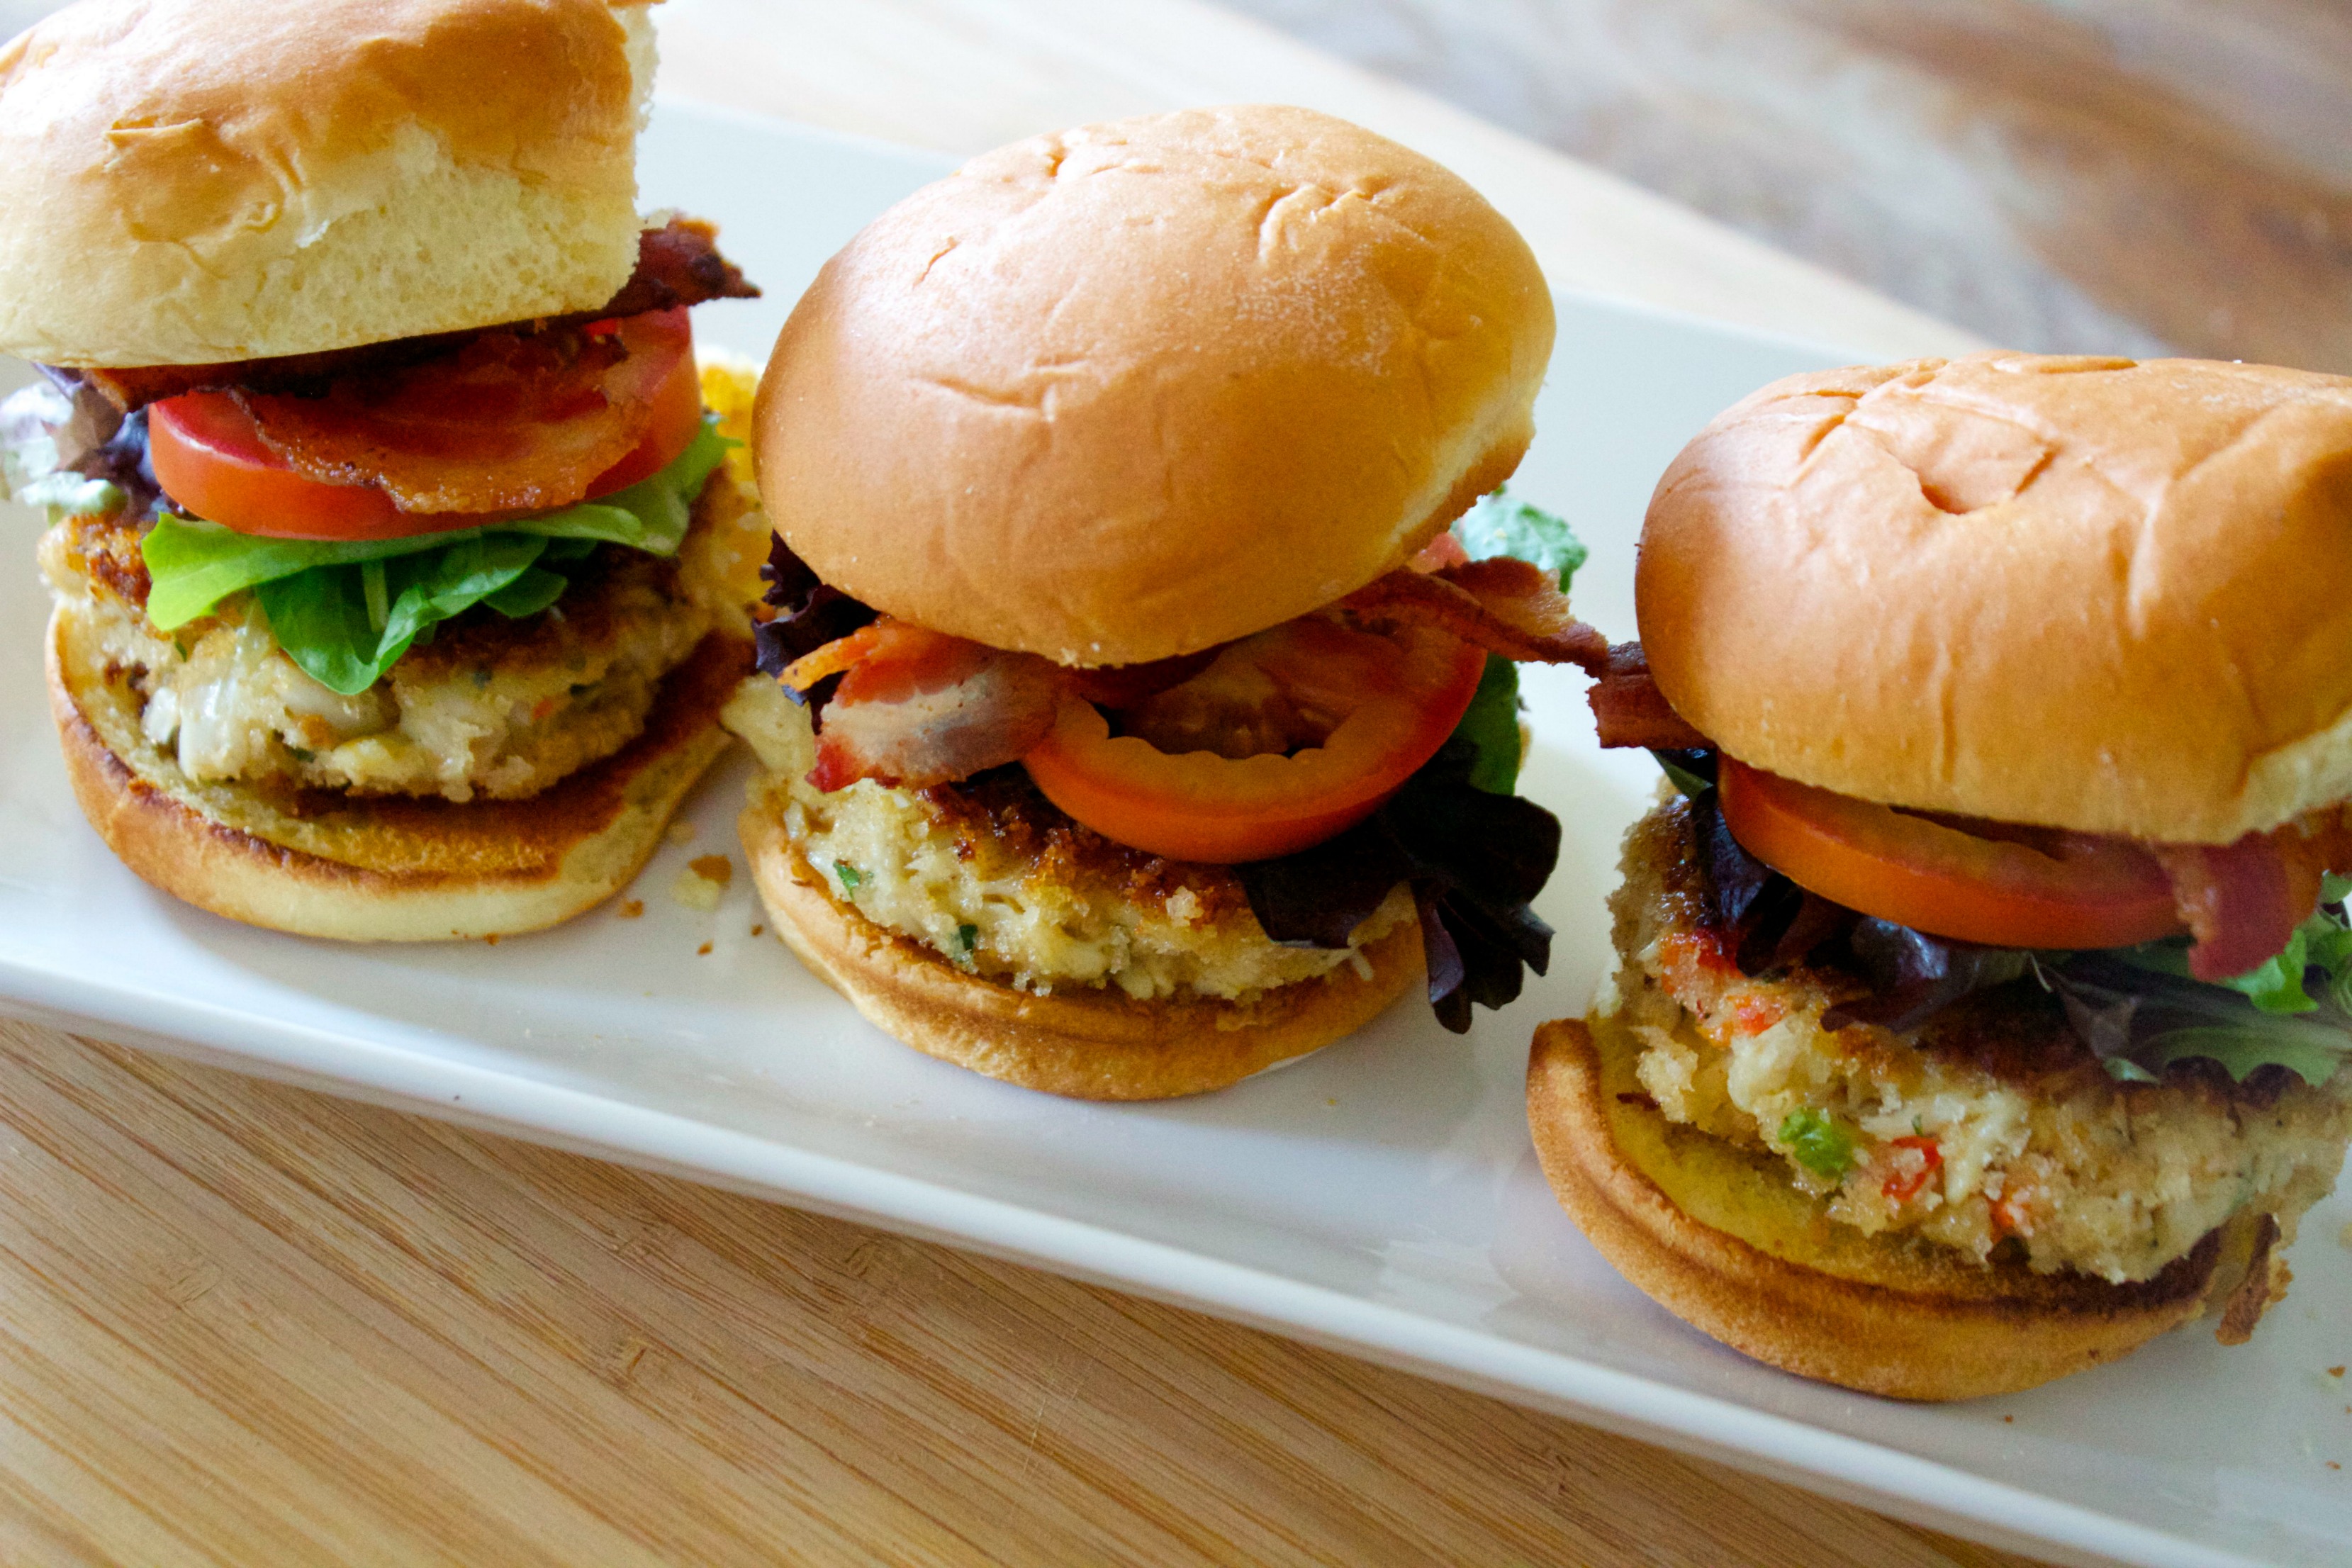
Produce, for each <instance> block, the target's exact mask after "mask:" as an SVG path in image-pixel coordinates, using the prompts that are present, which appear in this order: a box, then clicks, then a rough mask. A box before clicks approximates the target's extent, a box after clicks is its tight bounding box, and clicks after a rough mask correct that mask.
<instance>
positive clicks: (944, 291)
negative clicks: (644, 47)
mask: <svg viewBox="0 0 2352 1568" xmlns="http://www.w3.org/2000/svg"><path fill="white" fill-rule="evenodd" d="M1551 342H1552V310H1551V300H1550V296H1549V291H1548V290H1547V289H1546V288H1545V285H1544V280H1543V278H1542V275H1541V273H1540V272H1539V271H1538V268H1537V267H1536V264H1535V260H1534V258H1533V257H1532V256H1531V255H1530V254H1529V252H1528V247H1527V246H1526V244H1525V242H1523V241H1522V240H1521V239H1520V237H1519V236H1518V234H1517V231H1515V230H1514V229H1513V228H1512V227H1511V226H1510V225H1509V224H1508V223H1507V222H1506V221H1505V220H1504V219H1503V218H1502V216H1500V215H1499V214H1497V213H1496V211H1495V210H1494V209H1493V208H1492V207H1491V206H1489V205H1487V204H1486V202H1485V201H1484V200H1483V199H1482V198H1481V197H1480V196H1479V195H1477V193H1475V191H1473V190H1471V189H1470V188H1469V187H1468V186H1467V185H1465V184H1463V182H1462V181H1461V180H1459V179H1458V178H1456V177H1455V176H1454V175H1453V174H1449V173H1448V172H1446V171H1445V170H1444V169H1442V168H1440V167H1438V166H1437V165H1435V164H1433V163H1430V162H1429V161H1428V160H1427V159H1425V158H1422V157H1420V156H1418V155H1417V154H1414V153H1411V152H1408V151H1407V150H1406V149H1404V148H1402V147H1399V146H1397V145H1395V144H1394V143H1392V142H1387V141H1384V140H1382V139H1381V138H1380V137H1377V136H1374V135H1371V134H1370V133H1369V132H1364V131H1362V130H1360V129H1358V128H1357V127H1355V126H1352V125H1349V124H1346V123H1344V122H1342V121H1336V120H1332V119H1330V118H1328V117H1327V116H1323V115H1319V114H1315V113H1311V112H1309V111H1307V110H1297V109H1279V108H1266V107H1239V108H1229V109H1219V110H1194V111H1188V112H1184V113H1178V114H1168V115H1160V116H1156V117H1152V118H1149V119H1141V120H1131V121H1120V122H1118V123H1114V124H1108V125H1097V126H1088V127H1084V128H1081V129H1078V130H1075V131H1070V132H1064V133H1061V134H1059V135H1055V136H1047V137H1041V138H1038V139H1036V140H1034V141H1031V142H1023V143H1021V144H1019V145H1016V146H1013V147H1008V148H1005V149H1003V150H1001V151H999V152H996V153H990V154H988V155H986V156H984V157H982V158H980V159H977V160H975V161H974V162H973V163H970V164H968V165H966V166H965V167H964V168H963V169H962V170H961V171H960V172H958V173H957V174H954V175H952V176H950V178H948V179H946V180H943V181H941V182H940V183H939V184H934V185H931V186H929V187H928V188H926V189H925V190H923V191H920V192H918V193H917V194H916V195H913V196H911V197H909V198H908V200H907V201H906V202H904V203H902V204H901V205H899V206H898V207H896V208H894V209H892V210H891V211H890V212H889V213H887V214H886V215H885V216H883V217H881V218H880V219H879V220H877V222H876V223H875V224H874V225H873V226H871V227H869V228H867V229H866V231H865V232H864V233H863V234H861V235H859V236H858V237H857V238H856V239H855V240H853V241H852V242H851V244H850V245H849V247H847V248H846V249H845V250H844V251H843V252H842V253H841V254H840V255H839V256H836V257H835V258H834V259H833V260H832V261H831V262H830V263H828V264H827V265H826V267H825V268H824V271H823V273H822V274H821V275H820V276H819V277H818V279H817V280H816V282H815V284H814V286H813V287H812V288H811V289H810V290H809V292H808V293H807V295H806V296H804V297H803V300H801V301H800V303H799V305H798V307H797V308H796V309H795V310H794V311H793V316H792V319H791V321H790V322H789V324H788V325H787V326H786V327H785V329H784V331H783V333H782V336H781V337H780V338H779V340H778V341H777V343H776V349H775V353H774V356H773V358H772V361H771V363H770V365H769V368H768V372H767V374H766V377H765V379H764V380H763V382H762V384H761V393H760V404H759V409H758V414H757V421H756V423H757V433H756V436H755V438H754V439H755V443H756V445H755V454H756V457H757V459H758V471H759V480H760V486H761V494H762V495H763V497H764V498H765V500H766V503H767V506H768V509H769V513H770V516H771V517H772V520H773V521H774V526H775V530H776V533H777V538H778V545H777V550H776V553H775V556H774V558H773V560H772V563H771V567H770V577H771V583H772V588H771V594H770V602H771V605H772V615H771V616H770V618H769V619H768V620H767V621H766V623H765V624H764V625H763V626H761V634H760V635H761V647H762V652H763V661H762V668H764V669H766V670H768V671H769V672H770V673H771V675H772V677H773V678H772V679H763V680H760V681H756V682H753V683H751V684H750V685H748V686H747V687H746V689H745V690H744V692H743V694H742V696H741V698H740V699H739V700H738V702H737V703H736V704H735V705H734V706H733V707H732V708H731V709H730V713H729V722H730V724H731V725H732V726H733V727H735V728H736V729H738V730H739V731H740V732H742V733H743V734H745V735H746V736H748V737H749V738H750V739H751V741H752V742H753V743H754V745H755V746H756V747H757V748H758V749H759V752H760V754H761V759H762V761H763V763H765V765H766V769H767V773H766V776H765V777H764V778H763V779H762V780H761V782H760V784H758V785H757V786H756V787H755V789H754V792H753V798H752V800H751V805H750V806H749V808H748V809H747V810H746V811H745V813H744V815H743V818H742V827H743V835H744V838H745V842H746V844H747V846H748V847H749V848H750V850H751V860H752V864H753V867H754V869H755V872H756V874H757V878H758V880H759V884H760V887H761V892H762V894H763V895H764V897H765V898H766V900H767V903H768V907H769V909H770V910H772V913H773V915H774V917H775V924H776V927H777V930H778V932H779V934H780V935H781V936H782V938H783V939H784V940H785V941H786V942H788V943H790V944H791V945H792V947H793V949H794V950H795V951H796V952H798V953H799V954H800V956H801V957H802V958H803V961H804V962H806V963H808V964H809V965H810V966H811V967H812V968H813V969H814V971H815V972H816V973H819V974H820V975H822V976H823V977H824V979H826V980H827V981H828V982H830V983H831V984H833V985H835V987H836V988H838V989H839V990H841V991H842V992H843V993H844V994H846V995H847V996H848V997H849V998H850V999H851V1000H852V1001H853V1002H855V1003H856V1005H857V1006H858V1007H859V1008H860V1009H861V1010H862V1011H863V1012H864V1013H865V1014H866V1016H867V1017H868V1018H870V1019H872V1020H873V1021H874V1022H876V1023H877V1025H879V1026H881V1027H882V1028H884V1029H886V1030H887V1031H889V1032H890V1033H892V1034H895V1035H897V1036H898V1037H899V1038H900V1039H902V1040H905V1041H907V1042H908V1043H909V1044H911V1045H914V1046H916V1047H919V1048H920V1049H923V1050H926V1051H929V1052H931V1053H933V1054H935V1055H938V1056H941V1057H944V1058H947V1059H949V1060H950V1061H954V1062H958V1063H961V1064H962V1065H964V1066H966V1067H969V1068H973V1069H975V1070H978V1071H981V1072H984V1073H988V1074H991V1075H993V1076H996V1077H999V1078H1003V1079H1009V1080H1011V1081H1013V1082H1016V1083H1021V1084H1025V1085H1028V1086H1031V1087H1034V1088H1039V1089H1048V1090H1051V1091H1053V1092H1056V1093H1061V1094H1069V1095H1079V1096H1087V1097H1093V1098H1102V1099H1144V1098H1152V1097H1158V1096H1165V1095H1176V1094H1187V1093H1193V1092H1197V1091H1200V1090H1203V1089H1215V1088H1218V1087H1221V1086H1223V1085H1225V1084H1229V1083H1232V1082H1234V1080H1236V1079H1240V1078H1243V1077H1245V1076H1247V1075H1248V1074H1250V1073H1253V1072H1255V1071H1258V1070H1260V1069H1262V1068H1265V1067H1267V1066H1270V1065H1272V1064H1274V1063H1276V1062H1278V1061H1282V1060H1285V1059H1287V1058H1292V1057H1296V1056H1298V1055H1300V1054H1302V1053H1305V1052H1307V1051H1311V1050H1314V1049H1316V1048H1317V1047H1321V1046H1323V1045H1325V1044H1328V1043H1329V1042H1330V1041H1333V1040H1335V1039H1338V1038H1339V1037H1342V1036H1344V1035H1347V1034H1349V1033H1350V1032H1351V1031H1353V1030H1354V1029H1356V1028H1357V1027H1358V1026H1360V1025H1362V1024H1363V1023H1365V1022H1366V1021H1368V1020H1369V1019H1370V1018H1371V1017H1372V1016H1374V1015H1375V1014H1377V1013H1378V1012H1380V1011H1381V1009H1382V1008H1384V1007H1385V1006H1387V1005H1389V1003H1390V1002H1391V1001H1392V1000H1393V999H1394V998H1395V997H1397V996H1398V995H1399V994H1402V992H1404V991H1405V990H1406V989H1407V988H1409V987H1412V986H1413V985H1414V984H1418V983H1422V982H1423V980H1424V978H1425V981H1426V986H1427V991H1428V994H1429V995H1430V997H1431V999H1432V1002H1433V1005H1435V1007H1436V1010H1437V1013H1438V1016H1439V1017H1440V1019H1441V1020H1442V1021H1444V1022H1445V1023H1446V1024H1447V1025H1448V1026H1451V1027H1454V1028H1456V1029H1461V1028H1466V1027H1468V1026H1469V1022H1470V1012H1471V1007H1472V1005H1473V1004H1474V1002H1475V1003H1479V1004H1484V1005H1489V1006H1495V1005H1502V1004H1503V1003H1504V1002H1507V1001H1508V1000H1509V999H1510V998H1511V997H1512V996H1514V995H1516V994H1517V992H1518V989H1519V985H1520V977H1521V974H1522V972H1523V970H1524V969H1525V968H1527V967H1528V966H1533V967H1535V968H1537V969H1538V971H1540V969H1541V968H1542V966H1543V963H1544V962H1545V959H1546V955H1547V951H1548V942H1549V931H1548V930H1547V929H1546V928H1545V927H1544V926H1543V924H1542V922H1541V921H1538V920H1537V919H1536V918H1535V916H1534V915H1533V914H1532V913H1531V912H1530V911H1529V910H1528V907H1527V906H1528V900H1529V899H1531V898H1532V897H1533V896H1534V895H1535V893H1536V892H1537V891H1538V889H1540V888H1541V886H1542V885H1543V882H1544V879H1545V878H1546V877H1547V876H1548V875H1549V871H1550V868H1551V864H1552V859H1553V858H1554V855H1555V853H1556V850H1557V847H1558V843H1559V826H1558V824H1557V823H1556V822H1555V821H1554V820H1553V819H1552V818H1551V817H1550V816H1549V814H1548V813H1546V812H1544V811H1543V810H1542V809H1541V808H1539V807H1538V806H1535V805H1531V804H1530V803H1528V802H1526V801H1523V800H1520V799H1518V798H1517V796H1516V795H1513V794H1512V786H1513V783H1514V780H1515V778H1516V774H1517V766H1518V761H1519V747H1520V737H1519V732H1518V723H1517V704H1516V697H1515V693H1516V682H1517V677H1516V673H1515V672H1516V665H1515V663H1514V662H1513V661H1515V660H1523V659H1538V660H1546V661H1557V660H1570V661H1583V662H1586V663H1588V664H1592V665H1596V666H1597V664H1598V662H1599V660H1600V659H1601V658H1602V657H1604V655H1605V647H1603V645H1602V643H1601V639H1600V638H1599V637H1598V636H1597V635H1596V634H1594V633H1593V632H1592V631H1591V628H1590V627H1586V626H1581V625H1580V624H1578V623H1577V622H1576V621H1575V620H1574V619H1573V618H1572V617H1571V616H1570V615H1569V612H1568V605H1567V600H1566V597H1565V595H1564V593H1563V589H1564V587H1565V585H1566V582H1567V574H1568V572H1569V570H1570V569H1571V568H1572V566H1573V564H1574V563H1575V561H1576V560H1578V559H1580V557H1581V552H1580V550H1579V549H1577V547H1576V546H1575V543H1574V541H1573V540H1572V539H1571V538H1570V537H1569V536H1568V533H1567V531H1566V529H1565V527H1564V526H1563V525H1562V524H1561V523H1560V522H1559V521H1558V520H1557V519H1554V518H1551V517H1549V515H1547V514H1545V513H1542V512H1540V511H1538V510H1536V509H1534V508H1532V507H1528V506H1525V505H1523V504H1521V503H1519V502H1517V501H1516V500H1510V499H1508V498H1507V497H1502V496H1500V495H1498V494H1496V491H1497V488H1498V487H1499V486H1500V484H1501V483H1502V481H1503V480H1504V479H1506V478H1507V476H1508V475H1509V474H1510V473H1511V471H1512V470H1513V468H1516V467H1517V463H1518V461H1519V458H1520V456H1521V454H1522V453H1524V452H1525V450H1526V449H1527V446H1528V440H1529V438H1530V437H1531V435H1532V433H1533V416H1532V408H1533V404H1534V400H1535V395H1536V391H1537V388H1538V385H1539V384H1540V383H1541V381H1542V377H1543V372H1544V367H1545V364H1546V363H1547V361H1548V359H1549V353H1550V350H1551Z"/></svg>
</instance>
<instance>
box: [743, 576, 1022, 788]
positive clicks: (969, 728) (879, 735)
mask: <svg viewBox="0 0 2352 1568" xmlns="http://www.w3.org/2000/svg"><path fill="white" fill-rule="evenodd" d="M834 675H839V676H840V677H841V685H840V686H839V687H838V688H837V689H835V692H834V695H833V699H832V700H831V701H829V702H827V703H826V704H825V708H824V729H823V730H822V731H819V733H818V735H817V741H816V766H815V767H814V768H812V769H811V770H809V775H808V782H809V783H810V784H814V786H815V787H817V788H818V789H821V790H828V791H829V790H837V789H846V788H848V787H849V786H850V785H851V784H856V782H857V781H858V780H859V779H873V780H876V781H877V782H878V783H881V784H895V785H905V786H907V787H909V788H921V787H922V786H924V785H926V784H947V783H949V782H950V781H952V780H955V779H962V778H969V777H971V775H972V774H974V773H980V772H982V771H983V770H985V769H988V768H993V767H998V766H1001V765H1003V763H1010V762H1015V761H1017V760H1019V759H1020V758H1021V757H1022V756H1023V755H1024V753H1026V752H1029V751H1031V750H1033V749H1034V747H1035V746H1036V745H1037V743H1038V742H1041V741H1043V740H1044V739H1045V735H1046V732H1047V731H1050V730H1052V729H1053V727H1054V714H1055V710H1057V709H1059V707H1060V706H1061V701H1062V693H1063V680H1062V672H1061V670H1060V669H1058V668H1056V667H1055V665H1054V664H1052V663H1051V662H1050V661H1048V660H1045V659H1042V658H1037V657H1036V656H1035V655H1034V654H1025V653H1006V652H1003V650H1001V649H998V648H992V647H986V646H985V645H983V644H981V643H976V642H967V641H966V640H964V639H963V638H961V637H948V636H945V635H943V634H941V633H939V632H932V631H926V630H924V629H923V628H922V627H920V626H910V625H908V623H907V622H905V621H896V620H892V619H890V618H889V617H887V616H885V617H883V618H882V619H880V620H878V621H876V622H875V623H873V624H872V625H871V626H866V627H865V628H863V629H862V630H859V631H856V632H853V633H851V634H850V635H849V636H847V637H841V638H838V639H836V640H835V641H833V642H830V643H827V644H826V645H825V646H824V647H821V648H818V649H817V650H816V651H815V652H814V653H812V654H810V655H808V656H807V657H806V658H800V659H796V660H794V661H793V663H792V664H791V665H790V666H788V667H787V668H785V670H784V673H783V675H782V680H783V682H784V684H785V685H787V686H790V687H793V689H796V690H801V691H807V690H810V689H813V688H814V687H815V686H816V684H817V683H818V682H820V681H822V680H824V679H827V678H829V677H831V676H834Z"/></svg>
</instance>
